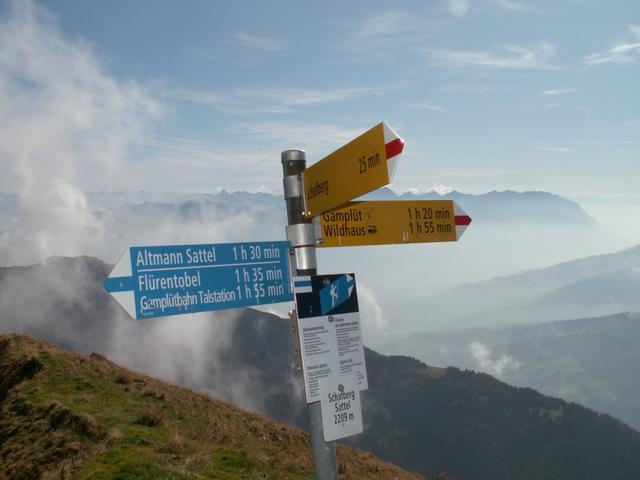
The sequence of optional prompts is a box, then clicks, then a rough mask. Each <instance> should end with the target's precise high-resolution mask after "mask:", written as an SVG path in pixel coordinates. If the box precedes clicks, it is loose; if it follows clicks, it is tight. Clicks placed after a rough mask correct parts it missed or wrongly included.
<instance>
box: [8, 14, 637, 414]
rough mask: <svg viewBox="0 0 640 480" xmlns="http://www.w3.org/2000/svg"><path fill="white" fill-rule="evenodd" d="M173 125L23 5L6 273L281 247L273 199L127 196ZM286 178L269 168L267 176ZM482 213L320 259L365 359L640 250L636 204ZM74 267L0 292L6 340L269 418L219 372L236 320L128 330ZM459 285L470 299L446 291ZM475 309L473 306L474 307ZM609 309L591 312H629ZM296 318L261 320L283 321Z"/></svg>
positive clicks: (16, 55)
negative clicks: (454, 225) (149, 145)
mask: <svg viewBox="0 0 640 480" xmlns="http://www.w3.org/2000/svg"><path fill="white" fill-rule="evenodd" d="M164 114H165V108H164V106H163V105H162V103H161V102H160V101H158V100H157V99H156V98H154V96H153V94H152V93H151V92H148V91H145V89H144V88H142V87H141V86H140V85H137V84H136V83H135V82H121V81H118V80H116V79H115V78H113V77H112V76H110V75H109V74H108V73H107V72H106V71H105V69H104V68H103V67H102V65H101V63H100V61H99V60H98V58H97V56H96V55H95V53H94V52H92V50H91V48H90V47H88V46H87V45H85V44H83V43H82V42H78V41H75V40H69V39H66V38H63V37H62V36H61V35H60V34H59V32H58V31H57V30H56V27H55V25H54V24H53V23H52V21H51V19H49V18H48V16H47V14H46V13H45V12H43V11H41V10H40V9H38V8H37V7H35V6H33V4H31V3H30V2H22V3H16V4H15V6H14V9H13V13H12V14H11V15H10V16H9V17H7V20H5V21H3V22H2V23H0V163H1V165H2V167H3V168H4V170H5V171H8V172H10V174H11V176H12V180H13V183H14V185H15V194H12V195H0V266H25V265H43V264H45V263H46V261H47V259H48V258H50V257H51V256H55V255H66V256H72V257H75V256H80V255H89V256H92V257H96V258H98V259H101V260H103V261H105V262H107V263H108V264H113V263H114V262H115V261H116V260H117V258H118V257H119V256H120V254H121V253H122V252H123V251H124V250H125V248H127V247H128V246H134V245H167V244H187V243H189V244H193V243H218V242H241V241H269V240H281V239H284V227H285V222H286V220H285V218H286V215H285V205H284V200H283V199H282V197H281V196H279V195H269V194H258V193H254V194H247V193H234V194H229V193H224V192H203V193H202V194H200V195H195V194H180V193H158V192H155V193H146V192H135V193H134V192H131V191H130V190H131V189H129V188H128V187H129V185H128V184H127V179H126V178H127V177H126V175H124V174H123V165H124V159H125V158H127V156H128V153H129V149H130V148H131V145H132V144H133V143H135V142H136V141H138V140H139V139H140V138H142V137H144V135H145V133H146V132H147V129H148V127H149V125H150V124H152V123H153V122H156V121H159V119H161V118H162V116H163V115H164ZM279 168H280V166H279V164H278V162H277V161H274V169H278V170H279ZM87 179H91V181H90V182H88V181H87ZM88 185H89V186H94V187H95V188H94V189H93V190H92V189H90V188H88ZM99 189H103V190H102V191H100V192H98V191H97V190H99ZM115 190H122V191H115ZM501 195H502V196H501ZM479 198H480V197H479V196H478V197H476V198H473V197H468V198H467V199H466V201H468V202H469V203H468V204H466V203H465V204H461V206H462V207H463V208H465V209H467V211H468V213H469V214H470V215H471V216H472V218H474V221H473V223H472V224H471V225H470V227H469V228H468V229H467V231H466V233H465V234H464V236H463V237H462V238H461V239H460V241H458V242H453V243H447V244H422V245H402V246H376V247H356V248H344V249H321V250H319V251H318V265H319V272H320V273H340V272H354V273H355V274H356V278H357V282H358V291H359V294H360V295H359V303H360V310H361V318H362V323H363V337H364V341H365V343H366V344H368V345H371V346H374V347H375V346H377V345H382V344H384V343H385V342H386V341H388V340H390V339H393V338H396V337H398V336H401V335H403V334H405V333H407V332H413V331H430V330H455V329H456V328H458V329H459V328H462V327H467V326H471V325H474V326H477V325H478V323H480V324H484V323H489V322H491V321H492V319H491V318H489V317H490V315H489V316H487V315H485V316H481V318H473V319H472V321H466V320H464V319H465V317H469V316H472V317H473V315H474V314H479V313H480V310H478V309H479V308H480V307H482V308H483V309H484V310H482V312H486V311H492V310H496V311H497V310H500V309H501V307H502V306H508V307H509V308H511V309H512V310H507V311H502V312H501V316H500V319H501V321H503V322H506V321H509V319H510V318H514V317H513V313H514V311H515V309H519V310H522V308H521V307H524V306H529V305H530V304H531V303H532V302H534V301H535V300H536V299H538V297H535V296H532V294H533V293H535V294H537V295H538V296H540V295H544V294H552V293H553V292H554V291H556V290H557V289H558V288H560V287H562V286H563V285H560V284H558V285H555V286H554V287H553V288H550V287H549V288H542V287H541V288H539V289H538V290H535V291H533V290H532V289H531V288H530V286H529V285H528V284H526V283H525V284H522V285H523V286H522V287H521V289H520V290H519V289H518V288H519V287H518V285H519V284H515V283H514V284H513V288H511V289H507V288H504V285H503V286H500V285H497V286H496V287H495V288H494V289H493V290H492V292H491V295H484V293H483V292H484V290H482V289H476V286H474V285H473V282H479V281H483V282H485V281H489V280H490V279H493V278H495V277H498V276H505V275H509V274H514V273H517V272H523V271H526V270H530V269H536V268H542V267H548V266H551V265H553V264H556V263H558V262H563V261H567V260H571V259H577V258H581V257H586V256H589V255H594V254H603V253H609V252H613V251H616V250H619V249H621V248H624V247H629V246H631V245H634V244H640V229H639V228H638V227H637V226H634V225H633V222H628V221H627V224H628V223H631V224H632V225H631V226H630V227H628V228H627V227H621V225H625V223H623V222H624V219H627V220H628V219H629V218H640V204H638V203H633V204H626V205H625V206H624V207H623V206H621V203H620V202H618V203H611V202H609V203H607V202H604V201H598V200H597V199H587V200H585V201H586V202H587V203H588V204H589V209H588V213H590V214H591V215H592V216H593V218H594V219H595V220H596V222H597V223H590V222H586V221H584V219H583V218H578V217H580V211H579V210H576V209H575V208H573V207H575V206H572V208H570V209H568V210H567V211H568V212H571V215H577V217H576V218H575V222H574V221H572V220H571V216H568V217H565V218H567V221H564V222H558V221H556V220H555V219H553V218H550V219H548V220H544V219H542V220H541V219H539V218H537V217H535V218H534V217H531V218H526V216H525V218H522V216H521V215H518V214H517V213H518V212H517V208H515V207H514V205H516V204H515V203H512V202H515V201H516V200H517V201H518V202H520V203H519V204H518V205H520V206H522V205H525V203H526V205H527V208H528V211H539V212H540V211H545V209H547V208H550V207H549V205H550V204H549V202H551V205H557V206H558V209H559V210H562V209H563V208H565V207H567V205H566V204H564V203H562V199H560V198H552V199H549V198H546V199H544V202H542V203H537V202H540V201H541V200H540V198H539V196H532V197H531V198H529V196H527V195H524V194H523V195H522V196H520V197H517V198H514V193H513V192H510V193H504V194H494V195H492V198H494V199H497V200H498V204H499V203H500V199H502V201H503V204H502V205H503V206H504V212H506V213H504V212H502V213H504V214H503V215H498V216H497V217H499V218H497V217H496V216H494V217H491V215H488V213H487V211H485V210H484V209H483V208H484V207H482V208H481V207H479V206H478V205H482V203H475V202H476V200H478V199H479ZM523 202H525V203H523ZM527 202H528V203H527ZM474 205H475V207H474ZM518 208H519V207H518ZM512 210H513V211H514V212H515V213H514V212H512ZM509 212H511V213H509ZM582 213H584V212H582ZM568 215H569V214H568ZM492 218H493V219H492ZM634 258H636V257H633V256H630V257H629V259H628V261H626V263H624V262H623V263H622V264H620V265H619V269H620V271H621V272H622V271H624V272H627V270H624V269H625V268H632V267H638V266H639V265H640V263H638V262H637V260H634ZM74 265H76V267H74V268H66V267H65V269H62V270H60V269H51V268H47V267H35V268H34V269H31V270H29V272H31V273H29V274H27V275H26V276H24V277H22V276H21V277H19V278H18V277H16V278H15V279H13V278H12V279H11V280H10V281H7V282H4V283H3V284H2V291H0V330H1V331H3V332H8V331H16V330H18V331H26V332H30V333H32V334H34V335H38V334H40V335H42V336H43V338H45V337H46V338H49V339H52V340H54V341H58V342H59V343H61V344H66V345H71V346H74V347H78V348H82V346H88V345H91V346H92V348H94V349H95V350H97V351H101V352H103V353H105V354H107V355H109V356H111V357H112V358H113V359H114V360H116V361H119V362H122V363H124V364H125V365H127V366H129V367H131V368H136V369H141V370H144V371H147V372H149V373H152V374H154V375H158V376H160V377H162V378H165V379H168V380H171V381H175V382H183V383H188V384H190V385H193V386H200V387H202V388H203V389H207V390H209V391H212V392H214V393H217V394H219V395H221V396H223V397H224V398H228V399H230V400H232V401H234V403H237V404H240V405H244V406H247V407H249V408H259V407H260V406H259V405H258V404H256V399H255V395H252V394H251V392H255V391H256V385H257V386H259V388H263V389H264V388H268V386H266V385H261V384H260V382H259V377H260V375H259V372H239V373H238V375H237V376H234V379H233V380H234V381H233V382H231V383H228V382H225V381H224V377H225V372H224V371H219V372H217V373H216V371H215V369H212V368H213V367H212V365H217V364H221V365H222V364H224V362H223V358H222V357H223V356H226V355H229V346H230V344H231V342H232V331H233V323H234V322H233V320H234V319H236V317H238V316H241V315H242V312H239V311H230V312H226V313H216V314H207V315H189V316H185V317H179V318H167V319H157V320H153V321H149V322H143V323H139V322H135V321H133V320H132V319H130V318H128V317H127V316H126V314H125V313H124V312H123V311H122V310H121V309H120V307H119V306H118V305H117V304H116V302H115V301H112V300H111V299H110V298H109V297H107V296H106V294H105V293H104V292H103V291H102V290H101V288H102V287H101V283H102V280H103V278H104V276H106V275H107V274H108V269H107V268H106V267H104V266H103V267H102V272H101V275H102V276H101V277H99V278H98V277H96V276H95V272H96V271H98V270H99V269H98V270H87V269H86V268H84V267H83V266H82V263H78V264H74ZM18 271H20V269H18V270H11V272H18ZM628 272H630V273H629V275H630V276H629V277H621V278H625V279H627V280H625V281H627V283H629V282H633V281H634V280H633V279H634V278H635V277H633V271H632V270H629V271H628ZM602 273H609V274H610V273H611V272H608V271H606V270H597V271H591V270H590V269H589V268H588V267H585V270H584V272H583V274H582V276H580V275H574V276H573V277H572V278H570V279H568V280H567V283H571V282H576V281H578V280H581V279H586V278H589V277H590V276H592V275H595V274H602ZM49 274H52V275H51V276H48V275H49ZM7 275H8V274H7ZM7 278H9V277H7ZM508 283H509V282H508ZM610 283H611V282H607V284H610ZM470 284H471V285H470ZM630 284H632V285H633V283H630ZM87 285H91V289H92V290H91V292H92V294H93V295H95V296H96V297H99V298H102V299H103V300H104V301H103V302H101V303H99V305H96V304H95V303H92V302H93V300H91V301H89V302H88V303H86V304H83V303H82V302H83V299H82V298H78V299H76V298H75V296H76V295H77V293H78V292H79V291H81V290H82V288H81V287H86V286H87ZM459 285H467V287H465V289H463V290H452V289H453V288H454V287H456V286H459ZM547 285H549V284H547ZM543 287H544V285H543ZM593 288H595V287H593ZM523 291H524V292H525V293H526V295H525V293H523ZM465 292H466V293H465ZM474 292H475V293H474ZM463 293H464V295H462V294H463ZM474 295H475V297H480V300H477V299H476V300H473V301H471V300H470V299H471V298H472V297H473V296H474ZM100 296H102V297H100ZM90 298H93V297H90ZM56 299H65V300H66V302H67V308H68V310H56V309H55V308H54V307H55V306H54V307H52V306H51V305H50V303H51V302H56V301H58V300H56ZM520 301H521V302H522V303H521V304H519V303H518V302H520ZM616 302H617V303H615V302H614V303H613V304H611V305H608V306H607V309H608V310H607V311H604V312H600V311H599V312H598V313H607V312H608V311H609V310H615V309H616V308H626V307H628V306H629V305H633V304H630V303H629V302H627V303H625V301H624V299H619V301H618V300H616ZM69 305H72V306H73V307H71V306H69ZM545 305H547V304H545ZM98 306H99V307H100V310H99V311H97V310H96V309H97V308H98ZM292 306H293V304H282V305H277V306H269V307H265V309H266V310H268V311H273V312H275V313H278V314H279V315H284V313H285V312H286V311H287V310H288V309H289V308H291V307H292ZM52 308H53V309H52ZM554 308H555V307H554ZM561 308H562V306H559V307H558V308H555V309H550V310H548V311H544V315H541V312H542V310H536V311H535V314H536V315H537V316H538V318H537V320H538V321H549V320H554V319H557V318H558V317H557V315H558V313H559V312H560V311H561ZM574 312H581V310H575V311H574ZM565 313H566V312H565ZM496 316H497V315H496ZM80 319H84V322H85V323H82V322H81V321H80ZM493 320H495V319H493ZM517 320H518V321H525V320H531V318H529V317H526V318H524V319H517ZM79 326H81V327H79ZM287 341H288V339H287ZM467 347H468V348H469V349H470V350H469V352H470V354H471V356H472V357H473V358H474V359H475V361H476V362H477V364H476V365H477V368H479V369H482V370H485V371H487V372H488V373H493V374H496V375H502V374H503V373H505V372H507V371H508V370H509V369H517V368H518V359H517V358H516V357H510V356H500V355H497V354H494V353H493V352H492V351H491V349H490V348H489V347H488V346H487V344H486V343H482V342H479V341H473V342H470V343H469V345H468V346H467ZM212 379H214V380H212ZM291 381H292V382H295V381H296V380H295V379H293V377H292V379H291Z"/></svg>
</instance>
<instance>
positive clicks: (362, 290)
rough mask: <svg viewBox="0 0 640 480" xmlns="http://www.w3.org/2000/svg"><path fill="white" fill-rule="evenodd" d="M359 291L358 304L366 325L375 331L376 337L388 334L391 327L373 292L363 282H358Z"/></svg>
mask: <svg viewBox="0 0 640 480" xmlns="http://www.w3.org/2000/svg"><path fill="white" fill-rule="evenodd" d="M357 289H358V303H359V306H360V311H361V318H362V320H363V322H364V325H365V326H366V327H367V328H368V329H373V332H372V333H374V334H376V336H377V335H380V334H382V335H384V334H386V333H387V329H388V327H389V325H388V323H387V321H386V320H385V318H384V314H383V311H382V307H381V306H380V303H379V302H378V300H377V298H376V297H375V295H374V293H373V291H372V290H371V289H370V288H369V287H367V286H366V285H365V284H364V283H362V282H358V287H357ZM374 338H375V337H374ZM370 340H372V339H370Z"/></svg>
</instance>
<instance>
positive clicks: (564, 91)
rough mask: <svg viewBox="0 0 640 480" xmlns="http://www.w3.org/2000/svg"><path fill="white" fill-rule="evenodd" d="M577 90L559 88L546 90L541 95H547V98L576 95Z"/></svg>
mask: <svg viewBox="0 0 640 480" xmlns="http://www.w3.org/2000/svg"><path fill="white" fill-rule="evenodd" d="M575 91H576V90H575V89H574V88H558V89H555V90H545V91H543V92H541V93H540V95H547V96H552V97H553V96H558V95H568V94H570V93H575Z"/></svg>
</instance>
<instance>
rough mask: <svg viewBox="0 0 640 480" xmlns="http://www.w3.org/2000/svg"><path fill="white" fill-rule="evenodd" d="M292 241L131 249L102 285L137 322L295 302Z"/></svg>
mask: <svg viewBox="0 0 640 480" xmlns="http://www.w3.org/2000/svg"><path fill="white" fill-rule="evenodd" d="M290 248H291V243H290V242H247V243H218V244H203V245H172V246H160V247H130V248H129V249H128V250H127V251H125V252H124V254H123V255H122V257H120V260H118V263H117V264H116V266H115V267H114V269H113V271H112V272H111V275H109V277H108V278H107V279H106V280H105V282H104V287H105V289H106V290H107V291H108V292H109V293H111V295H112V296H113V297H114V298H115V299H116V300H117V301H118V302H119V303H120V304H121V305H122V306H123V307H124V309H125V310H126V311H127V312H128V313H129V315H131V316H132V317H133V318H136V319H141V318H153V317H163V316H167V315H180V314H184V313H196V312H206V311H212V310H223V309H227V308H239V307H250V306H256V305H264V304H269V303H279V302H288V301H291V300H293V292H292V291H291V282H290V276H289V261H288V258H289V253H288V252H289V249H290Z"/></svg>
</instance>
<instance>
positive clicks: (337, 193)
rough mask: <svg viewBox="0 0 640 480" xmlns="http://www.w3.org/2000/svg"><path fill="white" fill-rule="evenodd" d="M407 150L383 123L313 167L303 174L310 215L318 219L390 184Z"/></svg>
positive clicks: (306, 205) (306, 203)
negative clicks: (322, 214)
mask: <svg viewBox="0 0 640 480" xmlns="http://www.w3.org/2000/svg"><path fill="white" fill-rule="evenodd" d="M403 148H404V142H403V141H402V139H401V138H400V137H398V135H397V134H396V132H394V131H393V129H392V128H391V127H390V126H389V125H387V124H386V123H384V122H383V123H379V124H378V125H376V126H375V127H373V128H372V129H371V130H369V131H367V132H365V133H363V134H362V135H360V136H359V137H358V138H356V139H355V140H352V141H351V142H349V143H347V144H346V145H344V146H343V147H341V148H339V149H338V150H336V151H335V152H333V153H332V154H330V155H329V156H327V157H325V158H323V159H322V160H320V161H319V162H317V163H315V164H313V165H311V166H310V167H309V168H307V169H306V170H305V171H304V173H303V175H302V179H303V184H304V200H305V209H306V211H307V215H309V216H312V217H316V216H318V215H320V214H321V213H323V212H326V211H328V210H330V209H332V208H336V207H339V206H341V205H343V204H345V203H347V202H349V201H351V200H353V199H354V198H358V197H360V196H362V195H364V194H365V193H369V192H371V191H373V190H376V189H378V188H380V187H384V186H385V185H388V184H389V183H390V182H391V180H392V179H393V175H394V173H395V170H396V167H397V160H398V158H399V157H400V154H401V153H402V149H403Z"/></svg>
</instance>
